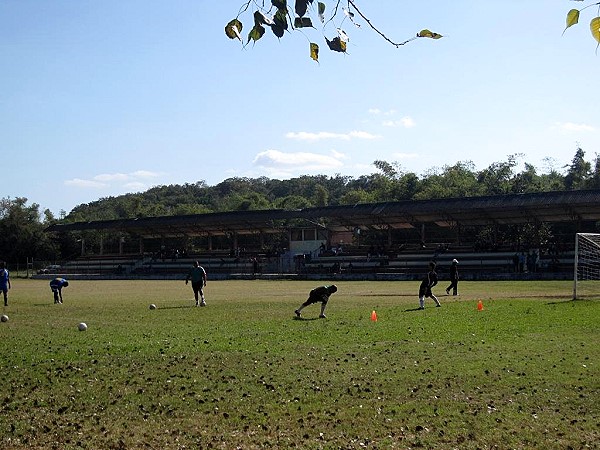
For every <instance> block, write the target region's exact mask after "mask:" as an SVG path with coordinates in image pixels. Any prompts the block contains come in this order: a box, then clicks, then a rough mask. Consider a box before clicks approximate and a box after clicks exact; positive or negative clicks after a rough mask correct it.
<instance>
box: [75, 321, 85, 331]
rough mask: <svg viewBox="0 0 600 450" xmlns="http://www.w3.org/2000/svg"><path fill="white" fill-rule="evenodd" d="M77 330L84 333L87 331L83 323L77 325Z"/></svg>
mask: <svg viewBox="0 0 600 450" xmlns="http://www.w3.org/2000/svg"><path fill="white" fill-rule="evenodd" d="M77 328H78V329H79V331H85V330H87V324H86V323H85V322H81V323H80V324H79V325H77Z"/></svg>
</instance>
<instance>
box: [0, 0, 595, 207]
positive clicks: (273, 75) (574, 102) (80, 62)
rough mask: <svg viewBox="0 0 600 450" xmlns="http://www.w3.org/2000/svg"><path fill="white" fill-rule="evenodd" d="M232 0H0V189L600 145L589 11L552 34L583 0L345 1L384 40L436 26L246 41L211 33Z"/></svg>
mask: <svg viewBox="0 0 600 450" xmlns="http://www.w3.org/2000/svg"><path fill="white" fill-rule="evenodd" d="M243 3H244V1H242V0H219V1H208V0H173V1H168V2H166V1H159V0H119V1H113V0H102V1H92V0H52V1H43V0H36V1H33V0H0V152H2V156H3V157H2V185H3V186H2V197H10V198H15V197H26V198H27V199H28V200H29V203H30V204H31V203H38V204H39V205H40V207H41V209H42V210H44V209H46V208H49V209H50V210H51V211H53V212H54V213H55V214H57V215H58V213H59V211H60V210H65V211H66V212H69V211H70V210H71V209H72V208H73V207H75V206H76V205H78V204H81V203H88V202H91V201H95V200H97V199H100V198H103V197H108V196H115V195H120V194H124V193H127V192H140V191H144V190H146V189H148V188H150V187H152V186H157V185H168V184H183V183H195V182H197V181H201V180H204V181H205V182H206V183H208V184H209V185H215V184H217V183H219V182H221V181H223V180H224V179H226V178H230V177H252V178H255V177H260V176H266V177H269V178H280V179H282V178H290V177H295V176H298V175H303V174H327V175H335V174H342V175H350V176H358V175H361V174H369V173H373V172H375V171H376V169H375V168H374V167H373V165H372V163H373V161H375V160H386V161H388V162H397V163H399V164H400V165H401V166H402V167H403V168H404V170H406V171H411V172H415V173H417V174H419V175H422V174H423V173H425V172H427V171H429V170H432V169H433V170H436V168H437V169H438V170H439V169H441V168H443V167H444V166H445V165H452V164H454V163H456V162H458V161H463V162H467V161H471V162H472V163H473V164H474V165H475V168H476V169H478V170H480V169H484V168H485V167H487V166H489V165H490V164H491V163H493V162H497V161H506V160H507V157H508V155H513V154H523V155H524V157H523V158H522V159H521V161H526V162H529V163H532V164H534V165H535V166H536V168H537V169H538V171H539V172H540V173H542V172H546V171H547V170H548V168H549V167H553V168H555V169H559V170H562V167H563V166H565V165H566V164H569V163H570V162H571V160H572V158H573V156H574V154H575V151H576V148H577V146H578V145H579V146H581V148H583V150H584V151H585V152H586V159H588V160H590V161H591V160H593V159H594V158H595V155H596V153H600V114H599V111H600V107H599V105H600V90H599V89H598V88H597V83H598V79H600V53H599V54H597V53H596V42H595V41H594V40H593V39H592V37H591V35H590V32H589V25H588V24H589V21H590V20H591V19H592V17H593V16H594V15H597V9H595V8H589V9H587V10H585V11H583V12H582V16H581V19H580V24H578V25H577V26H574V27H572V28H570V29H568V30H567V31H566V33H565V34H564V35H562V32H563V29H564V27H565V18H566V14H567V11H568V10H569V9H571V8H573V7H578V8H581V7H582V5H585V4H587V3H584V4H582V3H581V2H573V1H569V0H489V1H481V0H470V1H465V0H453V1H451V2H449V1H447V0H437V1H427V0H419V1H402V2H399V1H398V0H377V1H367V0H357V3H358V5H359V6H360V7H361V9H362V11H363V13H365V14H366V15H367V16H368V17H369V18H370V19H371V21H372V22H373V23H374V24H376V25H377V26H378V27H379V28H380V29H381V30H382V31H383V32H384V33H385V34H386V35H387V36H388V37H389V38H390V39H392V40H394V41H397V42H398V41H403V40H405V39H408V38H410V37H412V36H414V35H415V34H416V33H417V32H418V31H419V30H421V29H423V28H428V29H430V30H432V31H435V32H438V33H440V34H442V35H444V36H445V37H444V38H443V39H440V40H430V39H418V40H416V41H413V42H411V43H409V44H407V45H405V46H403V47H400V48H395V47H393V46H391V45H390V44H388V43H386V42H385V41H384V40H383V39H381V38H380V37H379V36H378V35H377V34H376V33H374V32H372V31H371V30H370V29H369V27H368V26H367V24H366V23H365V22H364V21H362V20H360V19H357V22H358V23H359V24H361V25H362V26H361V27H360V28H358V27H355V26H354V25H353V24H351V23H350V22H349V21H345V22H344V23H342V24H341V28H343V29H344V30H345V32H346V33H347V34H348V35H349V37H350V41H349V43H348V54H339V53H333V52H330V51H329V50H328V49H326V44H325V43H324V40H323V31H322V30H321V29H318V30H309V31H306V32H305V34H301V33H297V32H294V33H291V34H287V35H286V36H285V37H284V38H283V39H282V40H281V41H278V40H277V39H276V38H275V37H274V36H273V35H271V34H270V33H267V35H265V37H264V38H263V39H262V40H261V41H259V42H258V43H257V44H256V45H255V46H252V45H250V46H248V47H246V48H245V49H243V48H242V46H241V44H240V42H239V41H232V40H229V39H228V38H227V37H226V36H225V33H224V26H225V24H226V23H227V22H228V21H229V20H231V19H233V18H234V17H235V16H236V15H237V12H238V9H239V7H240V6H241V5H242V4H243ZM290 3H291V2H290ZM326 3H327V4H328V6H332V5H333V2H332V1H331V0H329V1H326ZM241 19H242V21H243V22H244V24H245V27H244V30H243V31H242V35H243V36H246V35H247V32H248V31H249V28H250V27H249V24H250V21H251V16H250V15H249V14H246V15H243V16H242V17H241ZM336 26H340V23H339V21H338V22H334V23H330V24H329V25H328V26H327V28H326V30H325V34H326V35H327V36H328V37H329V38H332V37H334V36H335V35H336V34H335V27H336ZM309 40H310V41H314V42H317V43H318V44H319V45H320V47H321V52H320V63H316V62H314V61H313V60H312V59H310V57H309V50H308V48H309V44H308V43H309Z"/></svg>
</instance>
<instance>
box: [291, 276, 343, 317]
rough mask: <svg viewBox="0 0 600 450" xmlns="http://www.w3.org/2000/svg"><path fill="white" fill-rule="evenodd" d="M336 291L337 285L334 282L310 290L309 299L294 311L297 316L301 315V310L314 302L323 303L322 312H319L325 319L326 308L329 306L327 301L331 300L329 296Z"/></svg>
mask: <svg viewBox="0 0 600 450" xmlns="http://www.w3.org/2000/svg"><path fill="white" fill-rule="evenodd" d="M334 292H337V286H336V285H335V284H332V285H331V286H319V287H317V288H314V289H313V290H311V291H310V293H309V295H308V299H307V300H306V301H305V302H304V303H302V304H301V305H300V307H299V308H298V309H297V310H296V311H294V313H295V314H296V317H297V318H300V317H301V311H302V310H303V309H304V308H305V307H307V306H308V305H312V304H313V303H321V314H319V318H321V319H325V317H327V316H325V308H326V307H327V302H328V301H329V297H330V296H331V294H333V293H334Z"/></svg>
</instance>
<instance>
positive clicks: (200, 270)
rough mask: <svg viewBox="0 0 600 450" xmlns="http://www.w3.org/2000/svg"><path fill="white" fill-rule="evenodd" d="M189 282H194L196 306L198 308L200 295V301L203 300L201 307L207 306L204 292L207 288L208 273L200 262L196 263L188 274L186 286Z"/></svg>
mask: <svg viewBox="0 0 600 450" xmlns="http://www.w3.org/2000/svg"><path fill="white" fill-rule="evenodd" d="M189 280H192V290H193V291H194V298H195V299H196V306H198V295H200V299H201V300H202V301H201V302H200V306H206V301H205V300H204V290H203V288H204V287H206V271H205V270H204V267H202V266H201V265H200V263H199V262H198V261H194V265H193V266H192V268H191V269H190V271H189V272H188V274H187V277H185V284H188V281H189Z"/></svg>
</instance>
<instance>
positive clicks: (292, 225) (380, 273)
mask: <svg viewBox="0 0 600 450" xmlns="http://www.w3.org/2000/svg"><path fill="white" fill-rule="evenodd" d="M599 221H600V190H592V191H569V192H546V193H536V194H514V195H503V196H488V197H475V198H452V199H438V200H427V201H402V202H386V203H375V204H358V205H351V206H329V207H318V208H305V209H301V210H297V211H286V210H266V211H239V212H227V213H210V214H196V215H185V216H168V217H148V218H138V219H120V220H108V221H90V222H79V223H64V224H56V225H52V226H50V227H49V228H48V229H47V230H46V231H47V232H49V233H63V234H65V233H66V234H71V235H72V236H73V238H74V239H78V240H81V242H82V254H81V255H80V256H79V257H77V258H74V259H73V260H71V261H66V262H64V263H63V264H62V266H61V268H60V272H61V274H64V275H67V274H68V275H69V276H71V277H73V276H82V277H92V276H93V277H126V278H140V277H160V278H177V277H184V276H185V273H186V272H187V270H188V268H189V267H190V266H191V264H192V262H193V261H194V260H199V261H200V263H201V264H202V265H203V266H204V267H205V268H206V270H207V272H208V273H209V274H210V276H211V278H213V279H214V278H236V277H241V278H249V277H258V276H260V277H273V276H287V277H291V276H293V277H300V278H325V277H335V278H351V279H356V278H359V279H414V278H415V277H419V276H420V275H421V274H422V272H423V270H424V268H425V267H426V265H427V263H428V262H429V261H431V260H436V261H437V262H438V264H439V272H440V276H441V277H443V276H444V271H445V270H446V268H447V267H448V266H449V262H450V261H451V260H452V258H457V259H458V260H459V261H460V267H461V277H462V279H469V278H470V279H516V278H517V279H518V278H543V279H558V278H560V279H567V278H570V277H572V270H573V250H574V248H573V247H574V235H575V233H576V232H584V231H587V232H597V231H598V229H597V223H598V222H599ZM531 230H534V232H532V231H531ZM540 230H542V231H543V233H542V231H540ZM526 231H527V232H526ZM106 236H108V238H106ZM111 236H115V239H114V241H115V242H116V241H117V238H116V237H118V242H119V244H118V250H117V251H116V252H115V251H113V252H112V253H111V252H106V251H104V249H105V248H107V246H108V245H107V244H106V243H105V242H103V241H102V240H103V239H106V240H110V237H111ZM123 236H126V240H127V242H128V243H134V244H135V243H137V248H131V247H129V248H124V247H123V244H122V243H123V241H124V238H123ZM98 240H99V243H98ZM85 242H87V243H88V246H87V247H86V246H85V244H84V243H85ZM94 242H96V244H93V243H94ZM165 249H169V250H168V251H166V250H165ZM174 249H179V250H174ZM47 275H52V274H43V275H40V276H47Z"/></svg>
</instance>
